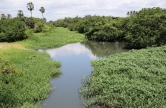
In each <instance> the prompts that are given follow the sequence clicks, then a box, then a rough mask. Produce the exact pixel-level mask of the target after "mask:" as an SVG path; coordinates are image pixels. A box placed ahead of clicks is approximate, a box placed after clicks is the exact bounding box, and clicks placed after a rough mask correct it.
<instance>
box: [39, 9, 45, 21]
mask: <svg viewBox="0 0 166 108" xmlns="http://www.w3.org/2000/svg"><path fill="white" fill-rule="evenodd" d="M39 11H40V12H41V13H42V16H43V13H44V12H45V9H44V7H41V8H40V9H39ZM43 18H44V16H43Z"/></svg>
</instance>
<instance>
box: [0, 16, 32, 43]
mask: <svg viewBox="0 0 166 108" xmlns="http://www.w3.org/2000/svg"><path fill="white" fill-rule="evenodd" d="M0 23H1V25H0V42H4V41H6V42H14V41H18V40H23V39H27V38H28V37H29V32H30V30H29V29H28V27H27V26H26V24H25V23H24V22H22V21H20V20H19V19H6V20H0Z"/></svg>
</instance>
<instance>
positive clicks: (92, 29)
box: [53, 7, 166, 48]
mask: <svg viewBox="0 0 166 108" xmlns="http://www.w3.org/2000/svg"><path fill="white" fill-rule="evenodd" d="M127 15H128V17H126V18H121V17H113V16H96V15H94V16H91V15H87V16H85V17H83V18H81V17H75V18H65V19H59V20H57V21H55V22H53V24H54V25H55V26H56V27H59V26H62V27H67V28H68V29H69V30H76V31H78V32H79V33H83V34H85V35H86V37H87V39H89V40H96V41H113V42H114V41H125V42H127V43H128V44H127V46H126V47H127V48H146V47H151V46H161V45H164V44H166V29H165V28H166V9H162V8H159V7H155V8H143V9H142V10H140V11H138V12H137V11H131V12H127Z"/></svg>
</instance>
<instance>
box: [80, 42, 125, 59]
mask: <svg viewBox="0 0 166 108" xmlns="http://www.w3.org/2000/svg"><path fill="white" fill-rule="evenodd" d="M81 44H83V45H85V47H86V48H88V49H90V50H91V51H92V53H93V54H94V55H95V56H97V57H106V56H109V55H111V54H116V53H121V52H125V51H128V50H126V49H123V48H124V47H125V43H124V42H96V41H84V42H81Z"/></svg>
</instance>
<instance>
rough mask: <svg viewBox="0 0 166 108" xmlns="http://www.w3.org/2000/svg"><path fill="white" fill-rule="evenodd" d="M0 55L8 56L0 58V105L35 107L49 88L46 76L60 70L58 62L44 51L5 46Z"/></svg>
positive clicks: (53, 74) (52, 75)
mask: <svg viewBox="0 0 166 108" xmlns="http://www.w3.org/2000/svg"><path fill="white" fill-rule="evenodd" d="M0 57H1V58H5V59H7V60H8V62H6V61H3V60H1V61H0V94H1V96H0V108H20V107H21V106H22V107H21V108H27V107H28V106H29V108H33V107H35V106H34V104H35V103H36V102H38V101H40V100H43V99H44V98H46V97H47V95H48V93H49V92H50V90H52V88H51V84H50V83H49V80H50V78H51V77H54V76H57V75H59V74H60V69H59V67H60V66H61V65H60V63H59V62H54V61H52V60H51V59H50V58H49V56H48V55H47V54H44V53H39V52H36V51H31V50H21V49H9V50H7V49H6V50H0ZM13 64H14V66H13ZM26 105H28V106H26Z"/></svg>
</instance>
